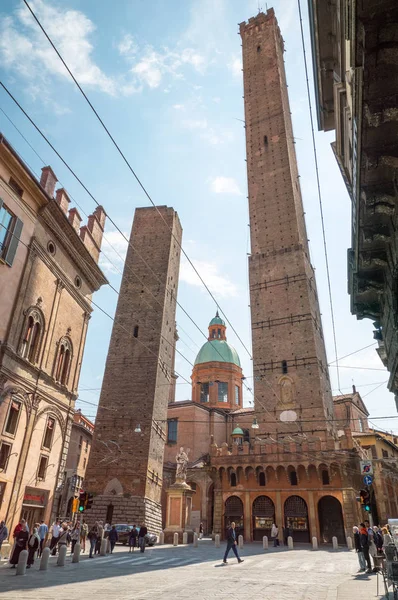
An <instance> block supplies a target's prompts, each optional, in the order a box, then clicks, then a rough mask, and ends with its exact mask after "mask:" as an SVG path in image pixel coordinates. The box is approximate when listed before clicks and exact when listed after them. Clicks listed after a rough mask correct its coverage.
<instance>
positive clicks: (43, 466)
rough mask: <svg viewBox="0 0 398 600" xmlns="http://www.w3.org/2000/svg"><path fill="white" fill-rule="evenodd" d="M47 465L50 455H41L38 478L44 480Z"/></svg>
mask: <svg viewBox="0 0 398 600" xmlns="http://www.w3.org/2000/svg"><path fill="white" fill-rule="evenodd" d="M47 465H48V456H41V457H40V461H39V468H38V470H37V479H41V480H42V481H44V479H45V478H46V472H47Z"/></svg>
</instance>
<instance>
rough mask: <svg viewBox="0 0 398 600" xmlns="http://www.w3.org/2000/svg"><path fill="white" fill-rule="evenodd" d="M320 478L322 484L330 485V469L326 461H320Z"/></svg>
mask: <svg viewBox="0 0 398 600" xmlns="http://www.w3.org/2000/svg"><path fill="white" fill-rule="evenodd" d="M318 478H319V481H320V482H321V483H322V485H328V484H329V483H330V480H331V476H330V469H329V466H328V465H326V464H325V463H320V464H319V465H318Z"/></svg>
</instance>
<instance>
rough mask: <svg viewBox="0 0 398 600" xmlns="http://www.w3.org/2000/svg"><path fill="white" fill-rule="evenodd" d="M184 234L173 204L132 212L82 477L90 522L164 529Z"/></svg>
mask: <svg viewBox="0 0 398 600" xmlns="http://www.w3.org/2000/svg"><path fill="white" fill-rule="evenodd" d="M158 210H159V211H160V213H161V215H162V217H163V219H162V217H161V216H160V215H159V214H158ZM173 236H174V237H173ZM181 236H182V229H181V226H180V222H179V219H178V216H177V213H176V212H175V211H174V210H173V209H172V208H167V207H165V206H162V207H159V208H158V209H155V208H139V209H137V210H136V212H135V217H134V223H133V228H132V232H131V237H130V245H129V248H128V252H127V257H126V263H125V268H124V272H123V278H122V285H121V288H120V295H119V301H118V305H117V309H116V314H115V322H114V326H113V330H112V336H111V342H110V346H109V352H108V357H107V362H106V368H105V374H104V380H103V384H102V390H101V396H100V402H99V408H98V414H97V418H96V426H95V434H94V440H93V446H92V451H91V454H90V460H89V464H88V468H87V474H86V480H85V489H86V490H87V491H88V492H91V493H93V494H94V502H93V507H92V509H91V510H90V511H88V513H87V518H88V520H89V521H93V520H96V519H101V520H105V519H107V520H112V522H113V523H134V522H135V523H140V522H145V523H146V524H147V526H148V528H150V529H151V530H153V531H154V532H158V531H159V530H160V529H161V506H160V502H161V490H162V471H163V454H164V445H165V439H166V420H167V405H168V399H169V387H170V385H172V383H173V378H172V376H173V373H174V370H173V369H174V364H173V356H174V350H173V349H174V343H175V339H174V336H175V311H176V295H177V287H178V273H179V264H180V247H179V243H180V242H181ZM177 242H178V243H177ZM138 424H140V427H141V433H135V431H134V430H135V428H136V426H137V425H138Z"/></svg>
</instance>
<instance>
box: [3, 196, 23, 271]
mask: <svg viewBox="0 0 398 600" xmlns="http://www.w3.org/2000/svg"><path fill="white" fill-rule="evenodd" d="M22 227H23V223H22V221H21V220H20V219H18V218H17V217H15V216H14V215H13V214H12V213H11V212H10V211H9V210H8V208H7V207H6V205H5V204H4V203H3V200H2V199H1V198H0V258H2V259H3V260H4V262H5V263H6V264H7V265H8V266H9V267H11V266H12V263H13V262H14V258H15V254H16V252H17V248H18V244H19V238H20V236H21V232H22Z"/></svg>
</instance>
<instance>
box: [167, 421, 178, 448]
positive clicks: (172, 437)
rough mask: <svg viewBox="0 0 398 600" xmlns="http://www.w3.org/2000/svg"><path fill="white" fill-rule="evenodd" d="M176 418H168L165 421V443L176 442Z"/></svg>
mask: <svg viewBox="0 0 398 600" xmlns="http://www.w3.org/2000/svg"><path fill="white" fill-rule="evenodd" d="M177 426H178V421H177V419H169V420H168V421H167V443H168V444H176V443H177Z"/></svg>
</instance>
